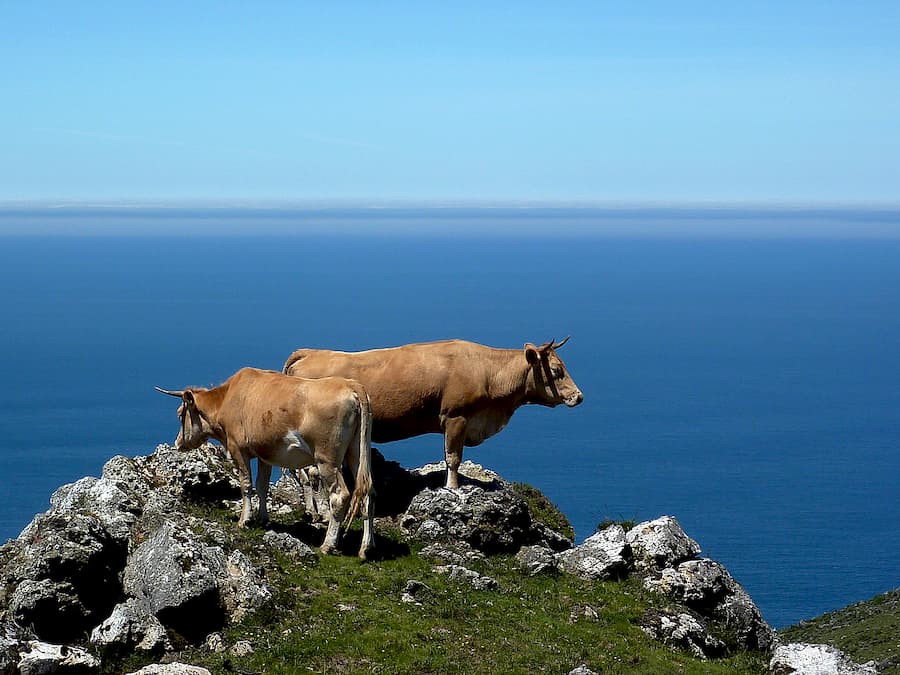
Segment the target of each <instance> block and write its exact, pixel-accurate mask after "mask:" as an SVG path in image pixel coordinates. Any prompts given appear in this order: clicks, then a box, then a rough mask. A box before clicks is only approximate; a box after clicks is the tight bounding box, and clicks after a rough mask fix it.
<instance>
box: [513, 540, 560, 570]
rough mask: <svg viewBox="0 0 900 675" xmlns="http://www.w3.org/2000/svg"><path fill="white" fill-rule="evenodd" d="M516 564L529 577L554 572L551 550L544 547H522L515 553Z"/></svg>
mask: <svg viewBox="0 0 900 675" xmlns="http://www.w3.org/2000/svg"><path fill="white" fill-rule="evenodd" d="M516 562H517V563H518V565H519V567H520V568H522V571H523V572H525V574H527V575H528V576H530V577H533V576H535V575H538V574H544V573H547V572H555V571H556V569H557V567H556V556H555V554H554V552H553V549H551V548H547V547H546V546H540V545H535V546H523V547H522V548H520V549H519V552H518V553H516Z"/></svg>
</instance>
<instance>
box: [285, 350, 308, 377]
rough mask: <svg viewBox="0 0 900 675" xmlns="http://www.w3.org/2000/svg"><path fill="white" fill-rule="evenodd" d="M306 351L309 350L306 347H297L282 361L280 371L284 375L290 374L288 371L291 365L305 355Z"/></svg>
mask: <svg viewBox="0 0 900 675" xmlns="http://www.w3.org/2000/svg"><path fill="white" fill-rule="evenodd" d="M308 351H309V350H307V349H298V350H296V351H295V352H293V353H292V354H291V355H290V356H289V357H287V361H285V362H284V368H282V369H281V372H282V373H284V374H285V375H290V372H289V371H290V369H291V366H293V365H294V364H295V363H297V361H299V360H300V359H302V358H303V357H304V356H306V353H307V352H308Z"/></svg>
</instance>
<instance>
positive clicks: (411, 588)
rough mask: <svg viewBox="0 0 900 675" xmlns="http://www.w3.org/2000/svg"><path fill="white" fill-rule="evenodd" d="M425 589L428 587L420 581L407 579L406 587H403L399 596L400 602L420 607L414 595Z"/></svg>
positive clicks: (420, 604)
mask: <svg viewBox="0 0 900 675" xmlns="http://www.w3.org/2000/svg"><path fill="white" fill-rule="evenodd" d="M427 588H428V586H426V585H425V584H423V583H422V582H421V581H419V580H417V579H409V580H408V581H407V582H406V585H405V586H404V587H403V592H402V593H401V594H400V602H403V603H406V604H408V605H416V606H418V607H421V606H422V603H421V602H419V600H418V599H416V594H417V593H419V592H420V591H421V590H422V589H427Z"/></svg>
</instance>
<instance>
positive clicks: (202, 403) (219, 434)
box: [193, 384, 228, 442]
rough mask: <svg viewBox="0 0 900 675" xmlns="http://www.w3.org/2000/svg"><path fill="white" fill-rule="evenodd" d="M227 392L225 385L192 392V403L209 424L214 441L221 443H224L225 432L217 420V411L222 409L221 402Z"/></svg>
mask: <svg viewBox="0 0 900 675" xmlns="http://www.w3.org/2000/svg"><path fill="white" fill-rule="evenodd" d="M227 392H228V385H227V384H223V385H221V386H219V387H215V388H214V389H200V390H197V391H194V392H193V393H194V401H196V403H197V411H198V412H199V413H200V415H201V416H202V417H203V418H204V419H205V420H206V421H207V422H208V423H209V426H210V427H211V428H212V431H213V435H214V436H215V437H216V439H217V440H219V441H222V442H224V437H225V431H224V429H223V427H222V424H221V422H220V420H219V411H220V410H221V408H222V402H223V401H224V400H225V394H226V393H227Z"/></svg>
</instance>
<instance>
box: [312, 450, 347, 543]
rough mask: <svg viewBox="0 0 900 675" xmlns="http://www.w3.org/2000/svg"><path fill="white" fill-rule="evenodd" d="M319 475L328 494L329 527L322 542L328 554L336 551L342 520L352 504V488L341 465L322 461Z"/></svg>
mask: <svg viewBox="0 0 900 675" xmlns="http://www.w3.org/2000/svg"><path fill="white" fill-rule="evenodd" d="M318 466H319V477H320V478H321V480H322V483H323V485H324V486H325V490H326V492H327V494H328V506H329V507H330V508H329V509H328V510H329V513H328V529H327V530H326V531H325V541H324V542H322V548H321V549H320V550H321V551H322V553H324V554H325V555H328V554H329V553H334V552H335V550H336V549H337V545H338V537H339V536H340V531H341V521H342V520H343V519H344V516H345V515H346V513H347V507H348V506H349V505H350V490H348V489H347V484H346V483H345V482H344V476H343V475H341V469H340V467H335V466H332V465H330V464H324V463H320V464H319V465H318Z"/></svg>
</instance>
